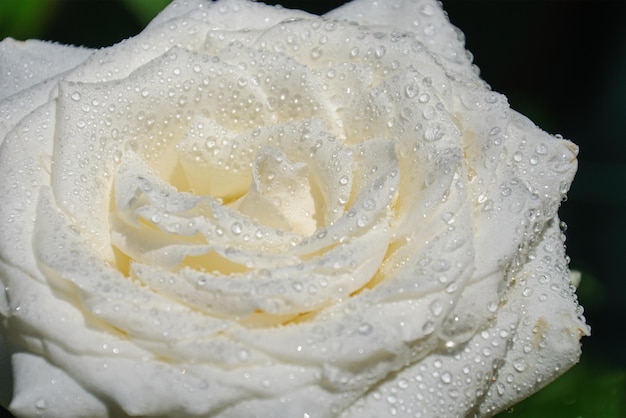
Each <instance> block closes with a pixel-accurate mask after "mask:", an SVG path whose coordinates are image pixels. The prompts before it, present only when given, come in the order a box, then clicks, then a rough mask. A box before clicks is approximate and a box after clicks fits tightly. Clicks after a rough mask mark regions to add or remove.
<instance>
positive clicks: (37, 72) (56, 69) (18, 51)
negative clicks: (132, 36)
mask: <svg viewBox="0 0 626 418" xmlns="http://www.w3.org/2000/svg"><path fill="white" fill-rule="evenodd" d="M91 52H92V50H90V49H87V48H80V47H75V46H67V45H59V44H55V43H52V42H43V41H37V40H28V41H24V42H22V41H16V40H15V39H11V38H7V39H4V40H3V41H2V42H0V74H2V77H1V78H0V100H3V99H5V98H7V97H9V96H11V95H13V94H15V93H17V92H20V91H23V90H26V89H27V88H29V87H32V86H34V85H36V84H38V83H40V82H42V81H44V80H47V79H49V78H52V77H54V76H56V75H58V74H61V73H63V72H65V71H67V70H69V69H71V68H72V67H75V66H76V65H78V64H80V63H81V62H83V61H84V60H85V58H87V57H88V56H89V54H91Z"/></svg>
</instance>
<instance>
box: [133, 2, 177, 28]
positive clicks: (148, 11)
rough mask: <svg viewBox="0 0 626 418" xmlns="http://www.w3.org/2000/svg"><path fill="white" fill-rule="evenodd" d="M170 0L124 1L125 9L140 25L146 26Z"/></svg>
mask: <svg viewBox="0 0 626 418" xmlns="http://www.w3.org/2000/svg"><path fill="white" fill-rule="evenodd" d="M171 1H172V0H124V1H123V2H124V4H126V7H128V9H129V10H130V11H131V12H132V13H133V15H135V17H136V18H137V21H138V22H139V23H141V24H142V25H146V24H148V22H150V21H151V20H152V19H153V18H154V17H155V16H156V15H157V14H158V13H159V12H160V11H161V10H163V9H164V8H165V6H167V5H168V4H170V3H171Z"/></svg>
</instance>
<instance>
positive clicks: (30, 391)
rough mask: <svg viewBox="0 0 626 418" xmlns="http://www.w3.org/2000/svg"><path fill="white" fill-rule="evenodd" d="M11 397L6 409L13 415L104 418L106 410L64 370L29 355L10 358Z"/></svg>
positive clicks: (20, 354)
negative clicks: (11, 375)
mask: <svg viewBox="0 0 626 418" xmlns="http://www.w3.org/2000/svg"><path fill="white" fill-rule="evenodd" d="M12 367H13V372H14V374H15V394H14V396H13V399H12V401H11V404H10V405H9V407H10V408H11V411H12V412H13V414H15V415H17V416H40V415H42V414H43V415H45V416H47V417H65V416H86V415H88V416H90V417H94V418H96V417H108V416H109V412H110V411H109V408H108V407H107V406H106V405H105V404H104V403H103V402H102V401H101V400H100V399H98V397H96V396H94V395H93V394H91V393H89V392H88V391H87V390H86V389H85V388H84V387H83V386H82V385H81V384H79V383H78V382H76V381H75V380H74V379H73V378H72V377H70V376H69V375H68V374H67V373H66V372H65V371H64V370H62V369H60V368H58V367H55V366H53V365H51V364H50V363H49V362H48V361H46V359H44V358H42V357H39V356H37V355H33V354H31V353H25V352H17V353H13V355H12Z"/></svg>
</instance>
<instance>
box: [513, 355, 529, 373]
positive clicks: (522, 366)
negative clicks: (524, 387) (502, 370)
mask: <svg viewBox="0 0 626 418" xmlns="http://www.w3.org/2000/svg"><path fill="white" fill-rule="evenodd" d="M526 367H527V365H526V360H524V359H523V358H521V357H518V358H517V359H515V360H514V361H513V368H514V369H515V370H516V371H518V372H520V373H521V372H523V371H524V370H526Z"/></svg>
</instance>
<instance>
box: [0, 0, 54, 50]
mask: <svg viewBox="0 0 626 418" xmlns="http://www.w3.org/2000/svg"><path fill="white" fill-rule="evenodd" d="M57 6H58V1H57V0H48V1H43V2H42V1H41V0H19V1H18V0H1V1H0V39H2V38H4V37H6V36H11V37H13V38H15V39H20V40H24V39H27V38H34V37H37V35H38V34H41V33H43V32H44V31H45V28H46V25H47V24H48V23H49V22H50V19H51V18H53V17H54V13H53V10H54V9H55V8H56V7H57Z"/></svg>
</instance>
